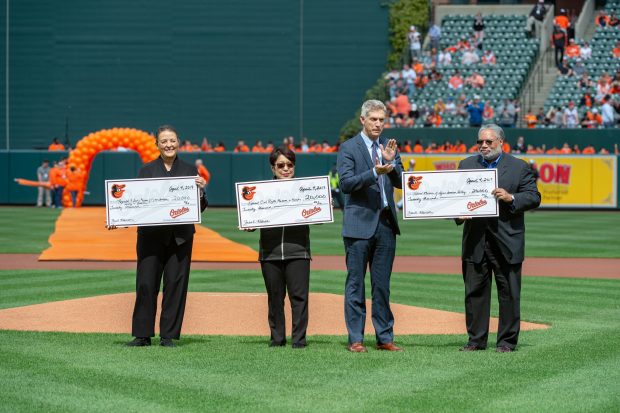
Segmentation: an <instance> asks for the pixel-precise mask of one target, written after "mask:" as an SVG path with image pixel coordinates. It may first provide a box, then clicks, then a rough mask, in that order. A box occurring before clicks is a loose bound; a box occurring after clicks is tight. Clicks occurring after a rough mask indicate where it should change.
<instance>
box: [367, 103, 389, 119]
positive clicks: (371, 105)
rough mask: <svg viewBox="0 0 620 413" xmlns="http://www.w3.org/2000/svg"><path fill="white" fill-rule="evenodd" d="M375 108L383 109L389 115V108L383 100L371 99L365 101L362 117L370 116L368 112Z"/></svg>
mask: <svg viewBox="0 0 620 413" xmlns="http://www.w3.org/2000/svg"><path fill="white" fill-rule="evenodd" d="M375 110H382V111H383V113H384V114H385V115H387V108H386V107H385V105H384V104H383V102H381V101H380V100H376V99H370V100H367V101H366V102H364V104H363V105H362V117H364V118H366V117H368V113H369V112H372V111H375Z"/></svg>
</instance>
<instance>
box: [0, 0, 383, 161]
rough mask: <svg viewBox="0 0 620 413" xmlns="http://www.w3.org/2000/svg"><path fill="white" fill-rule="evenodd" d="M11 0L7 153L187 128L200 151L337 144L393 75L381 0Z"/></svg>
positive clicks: (0, 37)
mask: <svg viewBox="0 0 620 413" xmlns="http://www.w3.org/2000/svg"><path fill="white" fill-rule="evenodd" d="M8 1H10V0H0V21H1V22H2V29H0V55H1V56H2V57H3V58H2V63H0V148H1V149H46V148H47V146H48V145H49V143H50V142H51V140H52V138H53V137H55V136H57V137H59V138H60V139H61V141H64V139H65V127H66V126H67V125H68V136H69V139H70V142H71V143H72V144H73V145H75V142H77V140H79V139H80V138H82V137H83V136H85V135H87V134H88V133H90V132H92V131H96V130H100V129H109V128H113V127H131V128H137V129H141V130H145V131H153V130H155V129H156V128H157V126H159V125H161V124H165V123H167V124H172V125H174V126H175V127H176V128H177V129H178V131H179V134H180V136H181V138H183V139H190V140H191V141H193V142H194V143H200V142H201V141H202V138H203V137H207V138H208V139H209V140H210V141H212V142H218V141H224V142H225V143H226V145H227V147H228V148H232V147H233V146H234V144H235V143H236V141H237V140H238V139H245V140H246V142H247V143H249V144H251V143H253V142H254V140H256V139H262V140H264V141H269V140H273V141H274V142H276V141H279V140H281V139H282V138H283V137H284V136H289V135H293V136H295V137H296V138H297V139H298V140H299V138H300V137H301V136H307V137H309V138H311V139H317V140H323V139H328V140H329V141H332V142H333V141H335V140H336V139H337V137H338V132H339V130H340V128H341V127H342V124H343V123H344V121H345V120H346V119H348V118H350V117H351V116H352V115H353V114H354V113H355V111H356V110H357V109H358V108H359V106H360V105H361V103H362V102H361V100H362V98H363V95H364V92H365V91H366V90H367V89H368V88H369V87H370V86H372V85H373V84H374V83H375V82H376V80H377V78H378V77H379V76H380V75H381V73H382V72H383V71H384V70H385V62H386V56H387V53H388V51H389V41H388V35H389V33H388V8H387V6H386V5H385V4H383V3H384V2H381V1H366V2H359V1H355V0H341V1H338V2H333V1H327V0H313V1H303V0H296V1H295V0H271V1H260V2H256V1H249V0H235V1H218V2H214V1H196V0H192V1H184V2H170V1H168V0H151V1H148V2H144V1H139V2H127V1H122V0H108V1H105V2H92V1H86V2H76V1H68V2H61V1H53V0H20V1H10V11H9V59H8V62H9V70H10V77H9V92H8V94H9V98H10V99H9V101H10V105H9V106H10V115H9V121H10V122H9V124H10V132H9V136H10V146H9V147H7V145H6V133H5V132H6V121H7V119H6V115H5V110H4V106H5V100H6V97H7V93H6V87H5V86H6V84H5V62H6V59H4V56H5V44H6V36H7V33H6V30H5V21H6V20H5V18H6V8H7V7H6V5H7V2H8Z"/></svg>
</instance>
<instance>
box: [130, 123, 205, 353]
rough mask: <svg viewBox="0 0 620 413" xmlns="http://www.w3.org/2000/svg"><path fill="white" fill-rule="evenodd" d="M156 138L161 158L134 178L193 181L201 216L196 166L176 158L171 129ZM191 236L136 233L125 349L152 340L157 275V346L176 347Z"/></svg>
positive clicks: (159, 230)
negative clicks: (133, 293)
mask: <svg viewBox="0 0 620 413" xmlns="http://www.w3.org/2000/svg"><path fill="white" fill-rule="evenodd" d="M155 139H156V140H157V147H158V149H159V152H160V157H159V158H157V159H155V160H154V161H153V162H150V163H148V164H146V165H145V166H144V167H143V168H142V169H140V172H139V173H138V177H139V178H168V177H180V176H195V177H196V185H198V187H199V188H200V191H201V193H202V197H201V199H200V208H201V210H202V211H204V210H205V208H206V207H207V199H206V198H205V196H204V187H205V184H206V181H205V180H204V178H202V177H201V176H199V175H198V170H197V169H196V167H195V166H193V165H190V164H188V163H185V162H183V161H182V160H180V159H179V158H178V157H177V152H178V149H179V139H178V137H177V133H176V131H175V130H174V128H173V127H171V126H168V125H165V126H161V127H160V128H159V129H158V130H157V135H156V137H155ZM195 232H196V230H195V228H194V225H193V224H186V225H158V226H147V227H139V228H138V241H137V246H136V249H137V253H138V266H137V271H136V272H137V274H136V303H135V307H134V312H133V318H132V328H131V331H132V335H133V336H134V337H135V339H134V340H132V341H130V342H129V343H127V345H128V346H132V347H142V346H150V345H151V337H153V336H154V335H155V314H156V313H157V295H158V294H159V285H160V283H161V279H162V275H163V278H164V293H163V300H162V311H161V317H160V323H159V330H160V331H159V335H160V337H161V339H160V344H161V345H162V346H164V347H174V346H175V344H174V342H173V341H172V340H173V339H175V340H178V339H179V337H180V335H181V325H182V323H183V315H184V313H185V300H186V298H187V285H188V281H189V269H190V264H191V261H192V244H193V241H194V233H195Z"/></svg>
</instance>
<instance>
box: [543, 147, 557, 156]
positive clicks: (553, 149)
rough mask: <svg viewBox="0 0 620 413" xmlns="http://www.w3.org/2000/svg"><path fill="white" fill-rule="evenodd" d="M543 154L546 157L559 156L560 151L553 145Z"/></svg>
mask: <svg viewBox="0 0 620 413" xmlns="http://www.w3.org/2000/svg"><path fill="white" fill-rule="evenodd" d="M545 153H546V154H548V155H559V154H560V150H559V149H558V148H557V147H556V146H555V145H553V147H552V148H551V149H547V151H546V152H545Z"/></svg>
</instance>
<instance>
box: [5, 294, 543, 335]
mask: <svg viewBox="0 0 620 413" xmlns="http://www.w3.org/2000/svg"><path fill="white" fill-rule="evenodd" d="M134 299H135V294H134V293H125V294H112V295H101V296H97V297H88V298H79V299H75V300H66V301H57V302H52V303H44V304H36V305H30V306H25V307H16V308H8V309H4V310H0V329H3V330H24V331H63V332H75V333H127V334H130V333H131V314H132V312H133V304H134ZM366 305H367V314H368V316H367V322H366V333H367V334H374V329H373V328H372V322H371V320H370V314H371V311H370V306H371V304H370V301H368V300H367V302H366ZM159 308H161V295H160V306H159ZM343 312H344V297H343V296H341V295H336V294H325V293H312V294H310V309H309V313H310V324H309V326H308V334H310V335H315V334H323V335H346V334H347V331H346V327H345V323H344V314H343ZM392 312H393V313H394V318H395V323H394V333H395V334H397V335H403V334H466V331H465V316H464V315H463V314H460V313H453V312H450V311H440V310H432V309H429V308H421V307H412V306H409V305H403V304H394V303H392ZM286 317H287V331H288V332H290V320H291V314H290V308H289V306H288V304H287V305H286ZM158 323H159V316H158V321H157V323H156V326H157V325H158ZM548 327H549V326H547V325H543V324H534V323H527V322H522V323H521V328H522V329H523V330H538V329H545V328H548ZM491 331H492V332H496V331H497V319H496V318H492V319H491ZM183 334H209V335H239V336H268V335H269V326H268V324H267V294H259V293H256V294H251V293H250V294H248V293H189V294H188V297H187V306H186V309H185V320H184V323H183Z"/></svg>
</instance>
